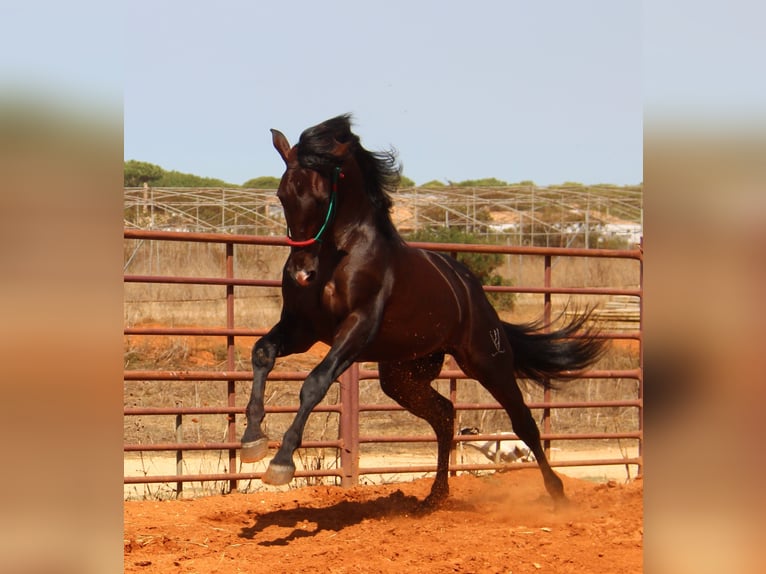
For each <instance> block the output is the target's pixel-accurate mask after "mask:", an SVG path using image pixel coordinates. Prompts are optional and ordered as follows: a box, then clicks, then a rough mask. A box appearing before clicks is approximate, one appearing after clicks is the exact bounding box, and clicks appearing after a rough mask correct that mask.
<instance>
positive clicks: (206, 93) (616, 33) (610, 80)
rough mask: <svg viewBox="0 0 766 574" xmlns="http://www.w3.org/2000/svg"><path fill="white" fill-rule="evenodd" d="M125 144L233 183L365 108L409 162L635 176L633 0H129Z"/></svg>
mask: <svg viewBox="0 0 766 574" xmlns="http://www.w3.org/2000/svg"><path fill="white" fill-rule="evenodd" d="M125 18H126V40H125V54H124V58H125V80H124V130H125V131H124V136H125V159H138V160H142V161H149V162H151V163H156V164H159V165H161V166H162V167H164V168H166V169H174V170H178V171H182V172H190V173H195V174H198V175H202V176H207V177H216V178H220V179H223V180H226V181H229V182H231V183H243V182H244V181H245V180H247V179H249V178H252V177H256V176H261V175H274V176H279V175H281V173H282V171H283V165H282V163H281V160H280V159H279V157H278V156H277V154H276V152H275V151H274V150H273V148H272V147H271V139H270V133H269V128H272V127H273V128H277V129H279V130H281V131H283V132H284V133H285V135H287V137H288V139H289V140H290V141H291V142H293V143H294V142H295V141H296V140H297V138H298V136H299V135H300V132H301V131H302V130H303V129H304V128H306V127H309V126H310V125H313V124H316V123H318V122H320V121H322V120H324V119H327V118H329V117H332V116H334V115H337V114H339V113H345V112H351V113H353V114H354V116H355V123H356V133H358V134H359V135H360V137H361V138H362V143H363V145H365V147H367V148H368V149H381V148H388V147H394V148H396V150H397V151H398V152H399V159H400V161H401V162H402V163H403V165H404V174H405V175H406V176H408V177H409V178H411V179H413V180H415V182H416V183H424V182H426V181H428V180H432V179H439V180H442V181H444V180H447V179H449V180H453V181H461V180H465V179H474V178H481V177H497V178H499V179H503V180H506V181H509V182H515V181H520V180H533V181H535V182H536V183H538V184H541V185H548V184H555V183H562V182H564V181H579V182H582V183H616V184H635V183H639V182H641V181H642V180H643V175H642V121H643V117H642V105H643V103H642V90H641V57H642V52H641V3H640V2H636V1H625V2H622V1H621V2H615V1H613V0H598V1H581V2H569V1H560V2H529V1H527V0H525V1H508V0H505V1H502V0H495V1H481V0H477V1H476V2H472V3H468V2H454V1H444V0H441V1H413V0H388V1H386V2H375V3H372V2H359V1H350V0H326V1H324V2H309V1H297V2H244V1H232V2H215V3H214V2H207V1H205V2H200V1H196V0H195V1H189V0H183V1H162V2H148V1H145V0H139V1H136V2H131V3H130V5H128V6H126V7H125Z"/></svg>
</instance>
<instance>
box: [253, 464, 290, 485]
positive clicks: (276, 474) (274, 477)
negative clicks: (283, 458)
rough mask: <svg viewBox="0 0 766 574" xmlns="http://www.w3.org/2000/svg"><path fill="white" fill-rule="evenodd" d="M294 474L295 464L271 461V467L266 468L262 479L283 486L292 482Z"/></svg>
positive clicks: (267, 482)
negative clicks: (289, 464)
mask: <svg viewBox="0 0 766 574" xmlns="http://www.w3.org/2000/svg"><path fill="white" fill-rule="evenodd" d="M294 474H295V467H294V466H288V465H286V464H274V463H273V462H271V463H269V468H267V469H266V473H265V474H264V475H263V478H261V480H262V481H263V482H265V483H266V484H271V485H273V486H282V485H283V484H287V483H288V482H290V481H291V480H292V479H293V475H294Z"/></svg>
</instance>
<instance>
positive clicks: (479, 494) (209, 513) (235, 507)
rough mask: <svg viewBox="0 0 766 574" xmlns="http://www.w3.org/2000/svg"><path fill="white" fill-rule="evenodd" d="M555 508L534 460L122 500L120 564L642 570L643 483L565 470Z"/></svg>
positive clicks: (384, 570) (480, 571)
mask: <svg viewBox="0 0 766 574" xmlns="http://www.w3.org/2000/svg"><path fill="white" fill-rule="evenodd" d="M562 478H563V479H564V485H565V489H566V492H567V494H568V496H569V500H570V502H569V504H568V505H566V506H565V507H563V508H554V505H553V503H552V502H551V500H550V498H549V497H548V496H547V494H546V492H545V490H544V487H543V484H542V479H541V477H540V474H539V472H538V471H537V470H536V469H525V470H518V471H514V472H498V473H493V474H491V475H487V476H481V477H478V476H472V475H470V474H465V475H462V476H458V477H453V478H452V479H451V480H450V489H451V490H450V497H449V498H448V499H447V501H446V502H444V503H443V504H442V506H441V507H440V508H439V509H437V510H436V511H433V512H429V513H423V512H422V510H421V507H420V506H419V501H421V500H422V499H423V498H424V497H425V496H426V495H427V493H428V491H429V490H430V487H431V479H429V478H425V479H417V480H414V481H411V482H404V483H398V484H385V485H362V486H356V487H352V488H347V489H346V488H340V487H336V486H311V487H303V488H296V489H291V490H287V491H283V492H256V493H250V494H240V493H236V494H229V495H225V496H207V497H201V498H197V499H193V500H192V499H190V500H166V501H151V500H149V501H128V502H126V503H125V531H124V548H125V554H124V556H125V561H124V564H125V572H129V573H136V572H145V573H160V572H162V573H165V572H184V573H186V572H189V573H192V572H194V573H206V574H207V573H211V574H212V573H218V574H234V573H239V572H248V573H254V572H268V573H270V574H278V573H288V572H289V573H294V572H307V573H311V572H318V573H319V572H321V573H326V572H330V573H335V572H337V573H352V572H362V573H364V572H375V573H380V574H393V573H397V574H398V573H401V572H433V573H446V572H465V573H473V574H484V573H503V574H509V573H510V574H519V573H525V572H555V573H570V572H571V573H574V572H577V573H579V574H582V573H609V574H613V573H615V572H620V573H624V574H631V573H638V572H641V571H642V547H643V505H642V500H643V484H642V481H641V480H640V479H639V480H635V481H631V482H630V483H628V484H622V483H618V482H616V481H610V482H607V483H595V482H591V481H586V480H581V479H577V478H571V477H567V476H563V477H562Z"/></svg>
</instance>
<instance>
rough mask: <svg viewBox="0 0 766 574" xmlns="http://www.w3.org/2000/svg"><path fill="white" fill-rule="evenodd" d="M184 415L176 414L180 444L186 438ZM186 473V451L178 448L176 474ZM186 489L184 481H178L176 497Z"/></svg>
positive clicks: (178, 441)
mask: <svg viewBox="0 0 766 574" xmlns="http://www.w3.org/2000/svg"><path fill="white" fill-rule="evenodd" d="M183 424H184V421H183V415H182V414H177V415H176V442H177V443H178V444H181V443H182V442H183V440H184V429H183ZM183 473H184V451H182V450H177V451H176V475H177V476H181V475H182V474H183ZM183 491H184V483H183V481H181V480H179V481H178V482H176V498H180V497H181V495H182V494H183Z"/></svg>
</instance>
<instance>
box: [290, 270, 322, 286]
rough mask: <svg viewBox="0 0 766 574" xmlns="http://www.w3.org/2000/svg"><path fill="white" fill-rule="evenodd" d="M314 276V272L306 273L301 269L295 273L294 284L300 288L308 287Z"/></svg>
mask: <svg viewBox="0 0 766 574" xmlns="http://www.w3.org/2000/svg"><path fill="white" fill-rule="evenodd" d="M316 276H317V273H316V271H306V270H305V269H301V270H299V271H296V272H295V274H294V275H293V279H295V282H296V283H297V284H298V285H300V286H301V287H308V286H309V285H311V283H312V282H313V281H314V279H316Z"/></svg>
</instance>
